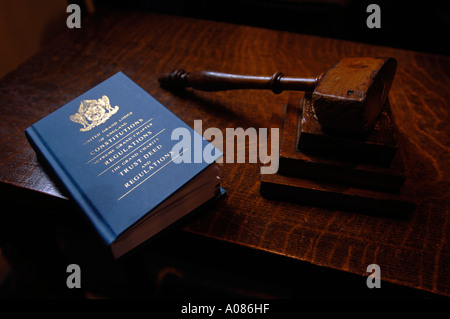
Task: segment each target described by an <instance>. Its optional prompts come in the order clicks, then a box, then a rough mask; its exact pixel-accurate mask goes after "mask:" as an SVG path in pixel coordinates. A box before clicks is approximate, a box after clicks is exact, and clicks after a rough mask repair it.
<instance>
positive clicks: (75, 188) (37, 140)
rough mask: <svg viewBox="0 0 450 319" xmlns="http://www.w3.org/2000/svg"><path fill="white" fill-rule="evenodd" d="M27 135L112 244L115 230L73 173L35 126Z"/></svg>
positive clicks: (95, 225) (103, 235)
mask: <svg viewBox="0 0 450 319" xmlns="http://www.w3.org/2000/svg"><path fill="white" fill-rule="evenodd" d="M25 135H26V137H27V139H28V141H29V143H30V144H31V146H32V147H33V149H34V150H35V151H36V153H38V154H39V155H40V156H41V157H43V158H44V159H45V160H46V161H47V163H48V164H49V166H50V168H51V169H52V170H53V172H54V173H55V174H56V175H57V176H58V178H59V179H60V180H61V182H62V183H63V184H64V186H65V187H66V189H67V190H68V192H69V193H70V195H71V197H72V198H73V199H74V200H75V202H76V203H77V204H78V206H79V207H80V208H81V209H82V210H83V212H84V213H85V214H86V215H87V217H88V218H89V220H90V221H91V223H92V224H93V226H94V227H95V229H96V230H97V232H98V233H99V235H100V236H101V237H102V238H103V240H104V241H105V242H106V243H107V244H108V245H109V244H111V243H112V242H113V241H114V240H115V238H116V235H115V234H114V232H113V230H112V229H111V228H110V227H109V225H108V224H107V223H106V222H105V221H104V220H103V218H102V217H101V215H100V214H99V213H97V211H96V208H95V207H94V205H92V203H91V201H90V200H89V198H88V197H87V196H86V194H85V192H83V191H82V190H81V188H80V187H79V185H78V184H77V183H76V182H75V181H74V180H73V178H72V177H71V175H70V174H69V173H68V171H67V170H66V169H65V168H64V166H63V165H62V164H61V163H60V161H59V160H58V159H57V157H56V156H54V154H53V152H52V151H51V150H50V148H49V147H48V146H47V144H46V143H45V141H44V140H43V139H42V138H41V135H40V134H39V132H38V131H37V130H36V129H35V128H34V127H33V126H31V127H29V128H27V129H26V130H25Z"/></svg>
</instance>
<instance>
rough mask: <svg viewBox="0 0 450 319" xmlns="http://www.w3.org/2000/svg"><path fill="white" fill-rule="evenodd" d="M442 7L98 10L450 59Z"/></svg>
mask: <svg viewBox="0 0 450 319" xmlns="http://www.w3.org/2000/svg"><path fill="white" fill-rule="evenodd" d="M75 2H76V1H75ZM79 2H82V1H79ZM371 3H375V4H378V5H379V6H380V8H381V28H380V29H369V28H368V27H367V25H366V19H367V17H368V16H369V15H370V13H367V12H366V9H367V6H368V5H369V4H371ZM444 4H445V2H444V1H436V0H429V1H399V0H391V1H385V0H382V1H380V0H369V1H367V0H315V1H314V0H309V1H308V0H226V1H223V0H219V1H208V0H166V1H145V0H128V1H120V0H97V1H95V5H96V7H97V9H99V10H102V9H105V8H120V9H129V10H134V9H138V10H146V11H155V12H162V13H168V14H174V15H183V16H190V17H196V18H204V19H210V20H219V21H226V22H233V23H239V24H246V25H252V26H259V27H265V28H271V29H277V30H284V31H292V32H301V33H306V34H312V35H319V36H325V37H332V38H339V39H346V40H352V41H359V42H365V43H372V44H377V45H383V46H390V47H396V48H404V49H410V50H415V51H422V52H428V53H437V54H444V55H448V53H449V40H448V39H449V30H450V22H449V21H450V19H449V18H450V14H449V10H448V9H446V8H444ZM81 5H82V4H81Z"/></svg>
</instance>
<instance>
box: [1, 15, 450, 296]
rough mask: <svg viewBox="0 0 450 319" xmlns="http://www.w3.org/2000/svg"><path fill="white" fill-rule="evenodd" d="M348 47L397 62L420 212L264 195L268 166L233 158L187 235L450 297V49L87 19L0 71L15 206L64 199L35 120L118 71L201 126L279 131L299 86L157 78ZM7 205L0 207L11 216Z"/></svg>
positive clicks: (292, 63) (4, 170)
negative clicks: (179, 86)
mask: <svg viewBox="0 0 450 319" xmlns="http://www.w3.org/2000/svg"><path fill="white" fill-rule="evenodd" d="M345 56H391V57H394V58H396V59H397V60H398V71H397V74H396V77H395V80H394V84H393V87H392V89H391V93H390V101H391V105H392V111H393V113H394V114H395V118H396V121H397V124H398V127H399V131H400V138H401V143H403V146H404V149H405V153H406V169H407V182H406V185H405V186H404V187H405V191H406V192H407V193H408V194H410V195H411V196H412V197H413V198H414V200H415V202H416V204H417V209H416V210H415V211H414V213H412V214H411V216H410V217H409V218H408V219H396V218H389V217H376V216H369V215H367V214H364V213H363V212H362V213H361V214H357V213H350V212H344V211H334V210H326V209H319V208H316V207H311V206H304V205H301V204H290V203H285V202H279V201H272V200H267V199H264V198H263V197H262V196H261V195H260V179H261V176H260V173H259V171H260V166H261V164H260V163H258V164H242V163H224V164H223V165H222V166H221V176H222V185H223V187H224V188H226V190H227V192H228V194H227V196H226V197H225V198H224V199H223V200H222V201H221V202H220V204H218V205H215V206H214V207H213V208H211V209H209V210H208V211H207V212H205V213H203V214H201V215H200V216H199V217H198V218H196V219H195V220H193V221H192V222H190V223H188V224H187V225H186V226H185V227H184V231H185V232H187V233H189V234H196V235H199V236H200V238H205V240H206V237H207V238H212V239H215V240H218V242H220V243H232V244H237V245H231V246H232V247H234V246H236V247H237V246H239V247H248V248H251V250H252V251H253V250H257V251H264V252H269V253H270V254H275V255H279V256H284V257H287V258H288V259H292V260H299V261H304V262H307V264H308V263H310V264H313V265H318V266H323V267H326V268H331V269H336V270H339V271H343V272H344V273H352V274H357V275H365V276H367V275H368V273H367V272H366V268H367V266H368V265H369V264H378V265H380V267H381V271H382V272H381V276H382V279H383V280H385V281H386V282H390V283H394V284H399V285H402V286H406V287H410V288H418V289H420V290H423V291H425V292H432V293H436V294H439V295H443V296H450V272H449V271H448V267H449V266H450V239H449V234H450V126H449V124H448V123H449V122H450V108H449V105H448V101H449V100H450V90H449V87H450V81H449V70H450V59H449V58H448V57H445V56H439V55H431V54H425V53H418V52H412V51H404V50H399V49H392V48H387V47H380V46H372V45H367V44H360V43H353V42H347V41H342V40H334V39H328V38H319V37H314V36H307V35H302V34H295V33H289V32H279V31H272V30H266V29H259V28H253V27H248V26H240V25H232V24H225V23H219V22H212V21H204V20H194V19H188V18H181V17H172V16H165V15H157V14H150V13H115V12H112V13H106V14H99V15H97V16H94V17H88V19H87V20H85V21H83V24H82V28H81V29H72V30H69V29H68V30H66V31H65V32H63V33H62V34H60V35H59V36H58V37H57V38H56V39H54V41H53V42H51V43H50V44H49V45H48V46H47V47H45V48H44V49H43V50H42V51H41V52H40V53H38V54H37V55H35V56H34V57H32V58H31V59H30V60H29V61H27V62H26V63H24V64H23V65H21V66H20V67H19V68H18V69H17V70H15V71H14V72H12V73H10V74H8V75H7V76H6V77H4V78H3V79H2V80H1V81H0V96H1V105H0V112H1V116H0V123H1V124H0V130H1V140H0V150H1V152H0V181H1V183H2V184H1V185H2V190H3V192H2V194H3V196H2V197H3V198H4V199H5V198H7V197H8V198H15V200H16V203H18V202H20V201H27V200H28V199H27V198H32V197H33V198H34V197H38V199H39V201H38V202H37V204H36V205H37V206H35V207H36V208H37V209H38V210H39V211H43V210H45V209H46V208H47V207H51V206H52V205H54V204H55V203H60V202H67V201H66V200H64V198H65V195H64V192H63V191H61V190H60V189H59V188H58V187H57V186H56V185H55V184H54V182H53V179H51V178H50V177H48V175H47V174H46V172H45V171H44V170H43V169H42V167H41V165H40V164H39V162H38V161H37V159H36V156H35V153H34V152H33V150H32V149H31V147H30V146H29V144H28V143H27V141H26V139H25V135H24V129H25V128H26V127H28V126H29V125H31V124H33V123H34V122H35V121H37V120H39V119H40V118H42V117H43V116H45V115H47V114H49V113H50V112H52V111H54V110H56V109H57V108H59V107H60V106H62V105H64V104H65V103H67V102H69V101H70V100H72V99H73V98H75V97H77V96H78V95H80V94H81V93H83V92H85V91H86V90H88V89H89V88H91V87H92V86H94V85H96V84H98V83H99V82H101V81H102V80H104V79H106V78H107V77H109V76H111V75H113V74H114V73H116V72H118V71H119V70H122V71H123V72H124V73H126V74H127V75H128V76H130V77H131V78H132V79H133V80H134V81H135V82H137V83H138V84H139V85H140V86H142V87H143V88H144V89H145V90H146V91H147V92H149V93H150V94H151V95H153V96H154V97H155V98H156V99H158V100H159V101H160V102H161V103H163V104H164V105H165V106H167V107H168V108H169V109H170V110H172V111H173V112H174V113H175V114H177V115H178V116H179V117H180V118H181V119H183V120H184V121H185V122H186V123H188V124H189V125H191V126H193V123H194V122H193V121H194V120H195V119H201V120H203V129H206V128H208V127H217V128H220V129H221V130H222V131H223V132H224V133H225V129H226V128H230V127H233V128H237V127H242V128H244V129H245V128H248V127H255V128H264V127H268V126H269V125H270V120H271V109H272V106H273V105H274V103H281V104H283V103H286V102H287V101H288V97H289V93H286V92H284V93H282V94H280V95H274V94H273V93H271V92H255V91H234V92H231V91H230V92H219V93H206V92H194V91H189V90H188V91H187V92H185V93H183V94H173V93H171V92H169V91H166V90H164V89H162V88H160V86H159V84H158V81H157V78H158V76H159V75H160V74H161V73H163V72H167V71H171V70H173V69H176V68H184V69H186V70H200V69H211V70H216V71H221V72H230V73H242V74H245V73H247V74H262V75H271V74H273V73H274V72H277V71H281V72H283V73H285V74H286V75H292V76H296V75H298V76H305V77H307V76H316V75H318V74H320V73H322V72H324V71H326V70H327V69H328V68H329V67H331V66H332V65H333V64H334V63H335V62H336V61H337V60H338V59H339V58H341V57H345ZM225 151H226V149H225ZM27 190H31V191H32V192H31V191H30V192H29V191H27ZM18 194H20V195H18ZM14 196H16V197H14ZM27 196H28V197H27ZM30 200H31V199H30ZM56 206H57V205H56ZM13 211H14V210H13ZM10 213H11V211H10V210H8V211H7V210H5V209H2V213H1V214H2V215H3V217H4V216H6V214H10ZM7 240H8V238H5V239H4V241H6V242H7ZM361 278H362V279H361V280H362V281H361V282H362V285H365V279H364V277H361Z"/></svg>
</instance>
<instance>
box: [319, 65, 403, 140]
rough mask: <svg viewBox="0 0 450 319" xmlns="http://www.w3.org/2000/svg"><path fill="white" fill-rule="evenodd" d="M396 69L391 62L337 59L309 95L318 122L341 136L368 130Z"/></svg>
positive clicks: (376, 115) (375, 118) (380, 106)
mask: <svg viewBox="0 0 450 319" xmlns="http://www.w3.org/2000/svg"><path fill="white" fill-rule="evenodd" d="M396 68H397V61H396V60H395V59H393V58H367V57H364V58H343V59H341V60H340V61H339V62H338V63H336V64H335V65H334V66H333V67H332V68H331V69H330V70H329V71H328V72H327V73H326V74H325V75H324V76H323V77H322V79H321V80H320V81H319V84H318V85H317V86H316V88H315V89H314V92H313V94H312V102H313V105H314V109H315V111H316V115H317V118H318V120H319V122H320V123H321V124H322V126H324V127H329V128H333V129H337V130H341V131H345V132H357V133H361V132H367V131H369V130H371V129H372V128H373V126H374V125H375V123H376V121H377V118H378V116H379V114H380V112H381V111H382V109H383V107H384V105H385V103H386V100H387V97H388V93H389V89H390V88H391V85H392V81H393V79H394V75H395V71H396Z"/></svg>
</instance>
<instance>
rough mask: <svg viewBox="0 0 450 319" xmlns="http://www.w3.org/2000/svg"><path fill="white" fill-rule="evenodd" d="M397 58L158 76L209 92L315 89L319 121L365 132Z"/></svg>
mask: <svg viewBox="0 0 450 319" xmlns="http://www.w3.org/2000/svg"><path fill="white" fill-rule="evenodd" d="M396 68H397V61H396V60H395V59H393V58H371V57H360V58H343V59H341V60H339V61H338V62H337V63H336V64H335V65H334V66H333V67H332V68H331V69H330V70H328V72H326V73H325V74H321V75H320V76H317V77H315V78H294V77H286V76H284V75H283V74H282V73H275V74H274V75H272V76H269V77H264V76H250V75H236V74H226V73H218V72H211V71H197V72H192V73H188V72H185V71H184V70H175V71H173V72H171V73H169V74H164V75H162V76H161V77H160V78H159V82H160V84H161V85H162V86H165V87H168V88H176V89H180V88H185V87H193V88H195V89H199V90H205V91H219V90H231V89H270V90H272V91H273V92H274V93H280V92H282V91H284V90H295V91H309V92H311V91H312V101H313V106H314V110H315V113H316V116H317V119H318V121H319V123H320V124H321V125H322V126H323V127H324V128H332V129H336V130H340V131H346V132H356V133H363V132H367V131H369V130H370V129H371V128H372V127H373V126H374V125H375V123H376V120H377V118H378V116H379V114H380V113H381V111H382V109H383V107H384V105H385V103H386V99H387V96H388V93H389V90H390V88H391V85H392V82H393V79H394V75H395V71H396Z"/></svg>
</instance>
